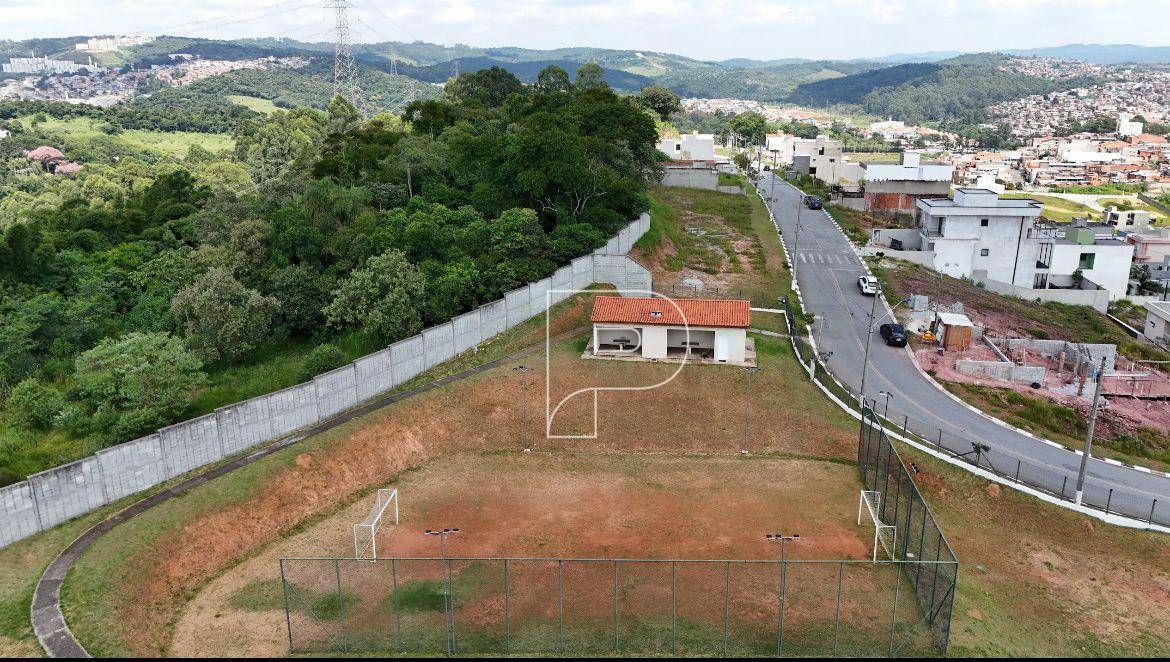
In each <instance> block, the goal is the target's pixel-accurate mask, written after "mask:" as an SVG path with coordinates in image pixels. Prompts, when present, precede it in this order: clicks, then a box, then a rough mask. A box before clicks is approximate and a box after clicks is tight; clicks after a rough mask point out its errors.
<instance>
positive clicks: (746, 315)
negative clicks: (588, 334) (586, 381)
mask: <svg viewBox="0 0 1170 662" xmlns="http://www.w3.org/2000/svg"><path fill="white" fill-rule="evenodd" d="M750 306H751V304H750V302H748V301H741V300H707V299H667V298H665V297H618V296H599V297H597V298H596V299H595V300H594V302H593V313H592V314H591V315H590V321H591V322H592V323H593V342H592V344H591V346H590V347H591V353H592V354H593V356H610V357H621V356H631V357H640V358H643V359H650V360H660V359H671V358H674V359H682V358H696V359H708V360H710V361H712V362H715V363H731V364H735V365H746V364H748V363H749V361H748V349H747V347H748V339H747V329H748V325H749V323H750V322H751V309H750Z"/></svg>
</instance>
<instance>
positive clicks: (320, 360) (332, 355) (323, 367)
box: [300, 343, 347, 382]
mask: <svg viewBox="0 0 1170 662" xmlns="http://www.w3.org/2000/svg"><path fill="white" fill-rule="evenodd" d="M346 362H347V361H346V358H345V353H344V352H342V351H341V350H340V349H338V348H337V345H332V344H330V343H324V344H321V345H317V346H316V347H314V348H313V351H311V352H309V355H308V356H306V357H305V361H304V363H302V364H301V373H300V379H301V381H302V382H307V381H309V380H310V379H312V378H313V377H315V376H317V375H319V374H321V373H323V372H329V371H330V370H332V369H334V368H340V367H341V366H343V365H345V364H346Z"/></svg>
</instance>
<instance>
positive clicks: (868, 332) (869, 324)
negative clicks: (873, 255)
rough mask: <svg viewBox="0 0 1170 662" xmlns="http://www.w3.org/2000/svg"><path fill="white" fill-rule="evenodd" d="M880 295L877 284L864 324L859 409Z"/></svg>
mask: <svg viewBox="0 0 1170 662" xmlns="http://www.w3.org/2000/svg"><path fill="white" fill-rule="evenodd" d="M881 295H882V286H881V284H880V283H879V284H878V287H877V292H874V293H873V303H871V304H870V307H869V320H867V321H866V323H865V357H864V358H863V359H862V361H861V391H860V393H858V397H860V398H861V408H862V409H865V377H866V373H867V372H869V341H870V340H873V320H874V317H875V316H876V315H877V300H878V297H880V296H881Z"/></svg>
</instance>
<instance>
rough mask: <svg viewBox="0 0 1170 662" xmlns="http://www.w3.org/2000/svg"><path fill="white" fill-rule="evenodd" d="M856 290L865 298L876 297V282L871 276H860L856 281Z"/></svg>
mask: <svg viewBox="0 0 1170 662" xmlns="http://www.w3.org/2000/svg"><path fill="white" fill-rule="evenodd" d="M857 289H859V290H861V293H862V294H864V295H865V296H867V297H872V296H877V293H878V280H877V279H876V278H874V277H873V276H862V277H861V278H858V279H857Z"/></svg>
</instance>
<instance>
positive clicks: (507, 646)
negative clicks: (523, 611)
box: [504, 559, 512, 655]
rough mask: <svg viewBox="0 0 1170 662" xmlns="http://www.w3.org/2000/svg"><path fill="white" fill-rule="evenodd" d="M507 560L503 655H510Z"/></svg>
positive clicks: (506, 564)
mask: <svg viewBox="0 0 1170 662" xmlns="http://www.w3.org/2000/svg"><path fill="white" fill-rule="evenodd" d="M509 597H510V596H509V594H508V559H504V654H505V655H511V654H512V629H511V628H512V623H511V619H510V616H511V612H510V610H509V607H510V606H511V605H509V603H508V599H509Z"/></svg>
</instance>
